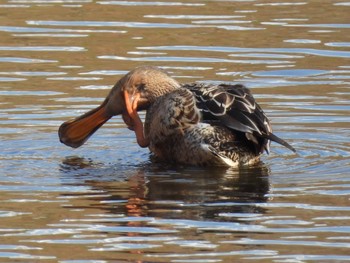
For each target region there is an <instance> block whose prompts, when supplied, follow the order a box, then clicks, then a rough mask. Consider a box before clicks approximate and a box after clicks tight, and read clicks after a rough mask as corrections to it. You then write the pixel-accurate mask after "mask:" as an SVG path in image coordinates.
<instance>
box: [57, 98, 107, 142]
mask: <svg viewBox="0 0 350 263" xmlns="http://www.w3.org/2000/svg"><path fill="white" fill-rule="evenodd" d="M106 104H107V100H105V101H104V103H102V105H100V106H99V107H97V108H96V109H93V110H91V111H89V112H87V113H85V114H83V115H81V116H80V117H78V118H76V119H74V120H70V121H67V122H64V123H63V124H62V125H61V126H60V128H59V130H58V136H59V138H60V141H61V142H62V143H64V144H65V145H67V146H70V147H73V148H78V147H79V146H81V145H83V144H84V143H85V142H86V140H87V139H88V138H89V137H90V136H91V135H92V134H93V133H94V132H95V131H96V130H97V129H98V128H100V127H101V126H102V125H103V124H104V123H105V122H106V121H108V120H109V119H110V118H111V117H112V116H111V115H110V114H108V113H107V108H106Z"/></svg>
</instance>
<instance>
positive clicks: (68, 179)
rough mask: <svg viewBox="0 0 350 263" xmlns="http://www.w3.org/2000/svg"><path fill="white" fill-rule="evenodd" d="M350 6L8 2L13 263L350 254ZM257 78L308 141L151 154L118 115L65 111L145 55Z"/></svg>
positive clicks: (277, 124)
mask: <svg viewBox="0 0 350 263" xmlns="http://www.w3.org/2000/svg"><path fill="white" fill-rule="evenodd" d="M349 8H350V3H349V2H346V1H345V2H344V1H340V0H338V1H337V0H336V1H315V0H314V1H313V0H310V1H220V0H219V1H204V0H195V1H182V2H180V1H155V2H151V1H88V0H87V1H86V0H58V1H49V0H7V1H6V0H3V1H1V2H0V14H1V15H0V39H1V43H0V95H1V97H0V109H1V111H0V125H1V129H0V143H1V152H0V168H1V174H0V192H1V195H0V196H1V197H0V202H1V207H0V261H1V262H63V263H78V262H79V263H88V262H89V263H90V262H103V263H105V262H136V261H137V262H345V261H350V238H349V236H350V224H349V222H350V207H349V201H350V200H349V197H350V175H349V173H350V143H349V141H350V135H349V134H350V128H349V127H350V125H349V122H350V117H349V112H350V106H349V105H350V93H349V87H350V59H349V58H350V50H349V46H350V37H349V35H350V32H349V29H350V19H349V11H350V10H349ZM145 64H147V65H155V66H160V67H162V68H164V69H166V70H167V71H169V72H170V74H171V75H172V76H174V77H175V78H176V79H177V80H179V81H181V82H192V81H208V82H228V83H237V82H239V83H243V84H245V85H247V86H248V87H250V88H251V89H252V91H253V93H254V94H255V97H256V99H257V100H258V101H259V103H260V104H261V106H262V107H263V108H264V110H265V111H266V113H267V114H268V116H269V117H270V118H271V120H272V124H273V127H274V131H275V133H276V134H278V135H279V136H281V137H282V138H284V139H286V140H287V141H288V142H289V143H291V144H292V145H293V146H294V147H295V148H296V149H297V151H298V154H293V153H291V152H290V151H288V150H287V149H285V148H283V147H281V146H279V145H277V144H273V145H272V153H271V154H270V155H269V156H266V155H265V156H263V158H262V161H263V163H262V164H261V165H259V166H256V167H250V168H241V169H224V168H207V169H204V168H194V167H183V166H180V167H179V166H172V165H166V164H157V163H153V162H152V160H151V159H150V156H149V153H148V150H147V149H140V148H139V147H138V146H137V144H136V142H135V138H134V135H133V133H132V132H130V131H129V130H128V129H126V127H125V125H124V124H123V122H122V120H121V119H120V118H119V117H116V118H113V119H112V120H111V121H110V122H109V123H108V124H107V125H105V126H104V127H103V128H102V129H101V130H99V131H98V132H97V133H96V134H95V135H94V136H93V137H92V138H91V139H90V140H89V142H88V143H87V144H86V145H84V146H83V147H82V148H80V149H75V150H73V149H70V148H68V147H66V146H64V145H62V144H60V143H59V141H58V138H57V128H58V126H59V125H60V124H61V123H62V122H63V121H65V120H67V119H69V118H73V117H75V116H78V115H79V114H81V113H83V112H85V111H87V110H89V109H91V108H93V107H95V106H97V105H99V103H101V102H102V100H103V99H104V97H105V96H106V94H107V93H108V90H109V88H110V87H112V85H113V84H114V83H115V82H116V81H117V80H118V79H119V78H120V77H121V76H122V75H124V74H125V73H126V72H128V71H129V70H131V69H133V68H135V67H136V66H140V65H145Z"/></svg>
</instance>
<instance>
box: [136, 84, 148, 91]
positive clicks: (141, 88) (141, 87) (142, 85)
mask: <svg viewBox="0 0 350 263" xmlns="http://www.w3.org/2000/svg"><path fill="white" fill-rule="evenodd" d="M145 87H146V85H145V84H143V83H141V84H138V85H136V88H137V90H138V91H144V90H145Z"/></svg>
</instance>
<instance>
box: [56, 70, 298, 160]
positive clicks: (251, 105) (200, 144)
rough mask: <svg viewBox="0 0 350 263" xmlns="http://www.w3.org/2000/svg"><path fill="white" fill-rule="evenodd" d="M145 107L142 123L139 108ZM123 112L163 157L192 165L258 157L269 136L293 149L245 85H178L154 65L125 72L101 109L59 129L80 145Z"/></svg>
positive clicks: (142, 143) (72, 143)
mask: <svg viewBox="0 0 350 263" xmlns="http://www.w3.org/2000/svg"><path fill="white" fill-rule="evenodd" d="M140 110H146V111H147V112H146V119H145V124H144V127H143V123H142V121H141V120H140V118H139V116H138V113H137V111H140ZM119 114H121V115H122V116H123V119H124V122H125V123H126V124H127V125H128V127H129V128H130V129H132V130H134V131H135V134H136V138H137V142H138V144H139V145H140V146H141V147H149V149H150V150H151V151H152V152H153V153H154V154H155V155H156V156H157V157H158V158H160V159H162V160H165V161H168V162H174V163H182V164H192V165H228V166H238V165H245V164H253V163H256V162H257V161H259V156H260V155H261V154H262V153H263V151H266V152H267V153H268V152H269V145H270V141H271V140H273V141H276V142H278V143H280V144H282V145H284V146H286V147H287V148H289V149H290V150H292V151H295V150H294V148H293V147H291V146H290V145H289V144H288V143H287V142H285V141H283V140H282V139H280V138H278V137H277V136H275V135H274V134H273V133H272V128H271V125H270V122H269V120H268V118H267V117H266V115H265V114H264V112H263V110H262V109H261V108H260V106H259V105H258V104H257V103H256V101H255V100H254V98H253V96H252V94H251V92H250V91H249V89H247V88H246V87H244V86H242V85H226V84H220V85H212V84H203V83H201V84H199V83H193V84H184V85H180V84H179V83H178V82H177V81H175V80H174V79H173V78H171V77H170V76H169V75H168V74H167V73H166V72H164V71H163V70H160V69H158V68H156V67H140V68H137V69H135V70H133V71H131V72H129V73H128V74H127V75H125V76H124V77H123V78H121V79H120V80H119V81H118V82H117V84H116V85H115V86H114V87H113V88H112V90H111V92H110V93H109V95H108V96H107V98H106V99H105V101H104V102H103V103H102V105H101V106H99V107H98V108H97V109H94V110H92V111H90V112H88V113H86V114H84V115H82V116H81V117H78V118H77V119H75V120H72V121H68V122H65V123H63V124H62V125H61V127H60V129H59V137H60V140H61V142H63V143H65V144H66V145H68V146H71V147H79V146H80V145H82V144H83V143H84V142H85V141H86V140H87V139H88V138H89V137H90V136H91V135H92V134H93V133H94V132H95V131H96V130H97V129H98V128H99V127H100V126H102V125H103V123H105V122H106V121H107V120H108V119H109V118H111V117H112V116H114V115H119Z"/></svg>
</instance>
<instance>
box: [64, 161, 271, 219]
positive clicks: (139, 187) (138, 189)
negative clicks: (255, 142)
mask: <svg viewBox="0 0 350 263" xmlns="http://www.w3.org/2000/svg"><path fill="white" fill-rule="evenodd" d="M163 165H165V164H146V165H142V166H141V167H139V168H138V169H136V170H134V171H132V174H129V172H130V171H128V172H127V177H125V176H123V177H122V178H118V176H116V173H117V172H118V169H117V168H116V167H107V168H102V169H101V167H99V165H98V164H94V163H92V162H91V161H86V160H84V159H81V158H78V157H70V158H67V159H65V160H64V161H63V164H62V166H61V171H62V172H63V173H64V176H65V177H67V176H68V177H69V178H70V177H71V176H72V175H73V176H74V177H78V178H79V180H85V177H86V176H88V175H89V174H91V175H93V176H94V177H95V176H96V177H97V179H98V180H94V178H91V177H90V176H88V179H87V184H88V185H89V186H91V188H92V189H94V190H97V191H103V192H104V193H108V195H109V197H108V198H105V199H104V203H106V204H107V205H108V204H114V205H113V208H111V207H108V206H107V207H106V208H103V209H106V210H107V212H110V213H112V214H114V213H117V214H122V213H124V212H126V211H127V212H126V214H127V215H130V216H152V217H162V218H167V219H168V218H173V219H175V218H178V219H194V220H213V221H217V220H218V221H222V219H223V218H221V217H220V215H221V214H225V213H259V212H262V211H260V210H262V208H259V207H255V205H254V203H260V202H265V201H266V200H267V197H266V194H268V192H269V183H268V168H267V167H265V166H264V165H262V164H261V165H259V166H257V167H252V168H241V169H240V170H234V169H232V170H231V169H227V168H219V169H218V168H208V169H204V168H185V167H183V168H181V167H173V168H171V167H162V166H163ZM96 170H97V171H96ZM99 173H101V175H100V176H98V174H99ZM125 180H128V181H129V182H130V183H132V187H131V186H130V185H129V188H128V189H124V191H122V190H121V189H123V186H124V187H125ZM194 186H195V187H194ZM125 190H127V191H128V192H127V193H126V192H125ZM124 199H127V204H125V203H124V202H122V203H120V204H119V205H120V207H117V205H115V203H117V204H118V201H119V202H120V200H124ZM232 203H237V204H236V205H234V206H233V205H232ZM241 203H244V204H246V205H243V206H240V205H239V204H241ZM129 207H133V209H132V211H128V208H129ZM100 209H102V207H100ZM173 210H176V213H174V211H173ZM182 210H183V211H182ZM158 213H160V214H158Z"/></svg>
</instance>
